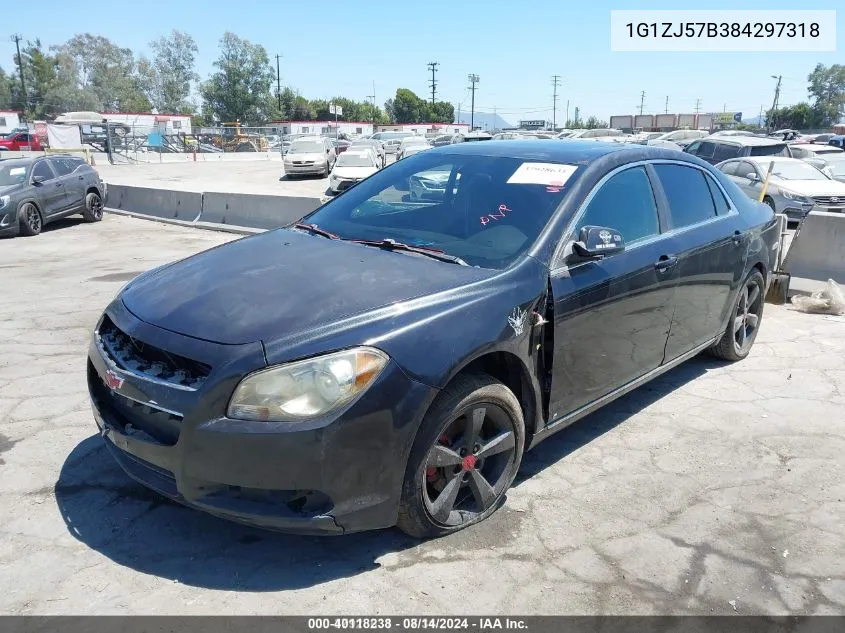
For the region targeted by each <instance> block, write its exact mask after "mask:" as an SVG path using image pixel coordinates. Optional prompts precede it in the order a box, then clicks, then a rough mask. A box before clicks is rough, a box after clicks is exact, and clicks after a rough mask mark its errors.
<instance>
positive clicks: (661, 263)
mask: <svg viewBox="0 0 845 633" xmlns="http://www.w3.org/2000/svg"><path fill="white" fill-rule="evenodd" d="M677 263H678V258H677V257H676V256H675V255H661V256H660V259H658V260H657V261H656V262H654V267H655V268H656V269H657V271H658V272H664V271H667V270H669V269H670V268H672V267H673V266H674V265H675V264H677Z"/></svg>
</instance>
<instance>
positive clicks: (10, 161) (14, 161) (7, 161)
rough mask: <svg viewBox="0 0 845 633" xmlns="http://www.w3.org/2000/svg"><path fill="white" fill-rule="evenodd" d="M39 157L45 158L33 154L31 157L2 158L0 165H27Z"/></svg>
mask: <svg viewBox="0 0 845 633" xmlns="http://www.w3.org/2000/svg"><path fill="white" fill-rule="evenodd" d="M39 158H44V157H43V156H33V157H31V158H29V157H28V158H0V165H2V166H5V165H12V166H16V165H17V166H23V167H26V166H27V165H31V164H32V163H34V162H35V161H37V160H38V159H39Z"/></svg>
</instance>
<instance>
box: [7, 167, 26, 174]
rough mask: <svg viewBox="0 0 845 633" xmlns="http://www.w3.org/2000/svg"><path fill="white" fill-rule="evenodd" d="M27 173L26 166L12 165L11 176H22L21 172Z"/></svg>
mask: <svg viewBox="0 0 845 633" xmlns="http://www.w3.org/2000/svg"><path fill="white" fill-rule="evenodd" d="M24 173H26V167H12V168H11V169H10V170H9V175H10V176H20V175H21V174H24Z"/></svg>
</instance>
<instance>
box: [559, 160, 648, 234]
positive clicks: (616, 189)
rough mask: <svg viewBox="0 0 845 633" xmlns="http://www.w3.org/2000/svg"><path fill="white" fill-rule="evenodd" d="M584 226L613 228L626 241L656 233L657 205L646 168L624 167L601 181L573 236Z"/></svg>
mask: <svg viewBox="0 0 845 633" xmlns="http://www.w3.org/2000/svg"><path fill="white" fill-rule="evenodd" d="M585 226H606V227H608V228H612V229H616V230H617V231H619V232H620V233H621V234H622V237H623V238H624V239H625V242H626V243H627V244H631V243H632V242H636V241H638V240H641V239H644V238H646V237H650V236H652V235H657V234H658V233H659V232H660V225H659V222H658V219H657V204H656V203H655V201H654V191H653V190H652V188H651V181H650V180H649V178H648V174H646V171H645V169H644V168H642V167H632V168H631V169H626V170H625V171H622V172H619V173H618V174H616V175H615V176H613V177H612V178H610V179H609V180H608V181H607V182H606V183H604V184H603V185H602V186H601V189H599V190H598V191H597V192H596V193H595V195H594V196H593V198H592V199H591V200H590V202H589V204H588V205H587V209H586V210H585V211H584V215H582V216H581V220H580V221H579V222H578V226H577V227H576V230H575V237H576V238H577V236H578V233H579V232H580V230H581V229H582V228H583V227H585Z"/></svg>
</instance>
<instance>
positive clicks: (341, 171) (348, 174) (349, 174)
mask: <svg viewBox="0 0 845 633" xmlns="http://www.w3.org/2000/svg"><path fill="white" fill-rule="evenodd" d="M376 171H378V170H377V169H376V168H375V167H337V166H335V168H334V170H332V175H333V176H335V177H337V178H346V179H348V180H359V179H364V178H366V177H367V176H372V175H373V174H374V173H376Z"/></svg>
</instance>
